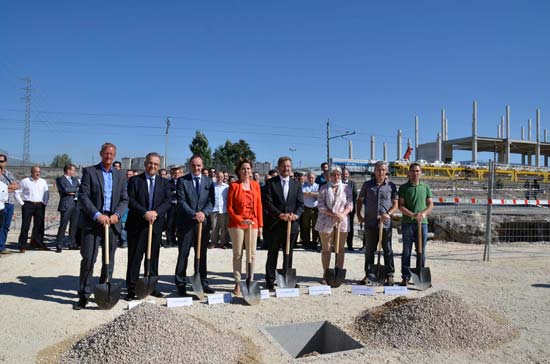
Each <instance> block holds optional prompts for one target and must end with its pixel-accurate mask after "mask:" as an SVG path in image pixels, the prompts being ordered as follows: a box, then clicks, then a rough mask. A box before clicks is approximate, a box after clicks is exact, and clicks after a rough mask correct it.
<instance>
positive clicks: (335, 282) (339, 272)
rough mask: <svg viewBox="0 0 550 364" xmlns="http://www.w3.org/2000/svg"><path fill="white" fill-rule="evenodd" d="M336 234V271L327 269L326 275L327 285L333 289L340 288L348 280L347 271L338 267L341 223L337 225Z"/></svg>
mask: <svg viewBox="0 0 550 364" xmlns="http://www.w3.org/2000/svg"><path fill="white" fill-rule="evenodd" d="M335 230H336V231H335V232H334V234H335V235H336V243H335V246H334V269H327V271H326V272H325V275H326V277H327V284H328V285H329V286H331V287H333V288H338V287H340V286H341V285H342V283H344V281H345V279H346V270H345V269H341V268H338V267H337V266H336V264H337V262H338V251H340V223H338V224H336V228H335Z"/></svg>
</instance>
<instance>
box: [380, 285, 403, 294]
mask: <svg viewBox="0 0 550 364" xmlns="http://www.w3.org/2000/svg"><path fill="white" fill-rule="evenodd" d="M407 292H408V290H407V287H404V286H391V287H389V286H388V287H384V294H388V295H402V294H407Z"/></svg>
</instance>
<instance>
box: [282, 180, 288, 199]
mask: <svg viewBox="0 0 550 364" xmlns="http://www.w3.org/2000/svg"><path fill="white" fill-rule="evenodd" d="M288 182H289V181H287V180H286V179H283V195H284V196H285V201H286V198H287V197H288Z"/></svg>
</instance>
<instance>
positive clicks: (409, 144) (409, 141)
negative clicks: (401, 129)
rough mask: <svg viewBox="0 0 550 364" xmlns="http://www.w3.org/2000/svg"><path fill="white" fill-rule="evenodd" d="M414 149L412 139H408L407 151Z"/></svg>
mask: <svg viewBox="0 0 550 364" xmlns="http://www.w3.org/2000/svg"><path fill="white" fill-rule="evenodd" d="M410 147H412V142H411V138H407V149H408V148H410Z"/></svg>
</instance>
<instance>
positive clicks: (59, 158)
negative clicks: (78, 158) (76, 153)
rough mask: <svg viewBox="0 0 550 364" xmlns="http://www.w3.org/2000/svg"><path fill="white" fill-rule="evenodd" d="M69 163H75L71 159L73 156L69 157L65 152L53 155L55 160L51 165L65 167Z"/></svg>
mask: <svg viewBox="0 0 550 364" xmlns="http://www.w3.org/2000/svg"><path fill="white" fill-rule="evenodd" d="M67 164H73V161H72V160H71V157H69V155H68V154H67V153H63V154H58V155H56V156H55V157H53V160H52V162H51V163H50V167H54V168H63V167H65V166H66V165H67Z"/></svg>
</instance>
